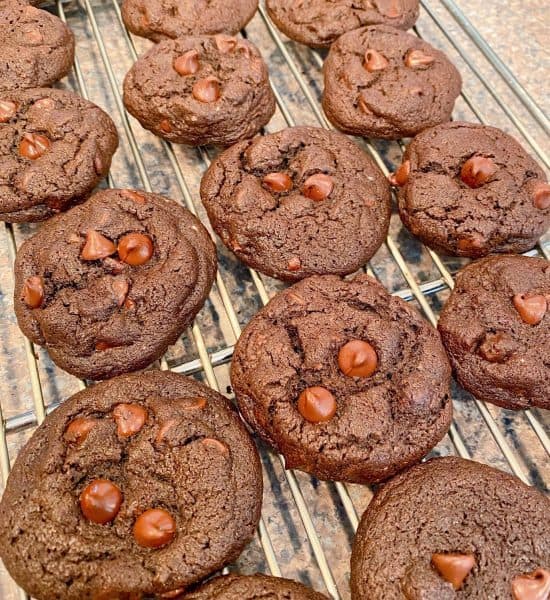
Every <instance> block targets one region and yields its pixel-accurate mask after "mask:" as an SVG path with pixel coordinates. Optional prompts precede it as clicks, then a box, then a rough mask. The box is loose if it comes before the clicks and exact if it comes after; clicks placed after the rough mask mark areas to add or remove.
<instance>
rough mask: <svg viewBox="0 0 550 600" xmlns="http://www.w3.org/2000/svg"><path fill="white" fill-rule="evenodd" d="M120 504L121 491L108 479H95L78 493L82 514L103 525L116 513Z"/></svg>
mask: <svg viewBox="0 0 550 600" xmlns="http://www.w3.org/2000/svg"><path fill="white" fill-rule="evenodd" d="M121 504H122V492H121V491H120V489H119V488H118V487H117V486H116V485H115V484H114V483H113V482H112V481H109V480H108V479H96V480H94V481H92V482H91V483H90V484H89V485H88V486H86V487H85V488H84V490H83V492H82V494H81V495H80V509H81V510H82V514H83V515H84V516H85V517H86V518H87V519H88V521H91V522H92V523H98V524H99V525H105V524H106V523H110V522H111V521H112V520H113V519H114V518H115V517H116V516H117V514H118V511H119V510H120V506H121Z"/></svg>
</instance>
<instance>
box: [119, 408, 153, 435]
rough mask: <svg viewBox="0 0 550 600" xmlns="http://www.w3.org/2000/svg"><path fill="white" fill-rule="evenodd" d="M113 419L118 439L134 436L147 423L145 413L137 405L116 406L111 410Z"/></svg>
mask: <svg viewBox="0 0 550 600" xmlns="http://www.w3.org/2000/svg"><path fill="white" fill-rule="evenodd" d="M113 419H114V420H115V423H116V430H117V433H118V435H119V436H120V437H124V438H125V437H130V436H132V435H135V434H136V433H138V432H139V431H141V428H142V427H143V426H144V425H145V421H147V411H146V410H145V409H144V408H143V406H140V405H139V404H124V403H123V404H117V405H116V406H115V408H114V409H113Z"/></svg>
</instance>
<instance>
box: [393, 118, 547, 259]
mask: <svg viewBox="0 0 550 600" xmlns="http://www.w3.org/2000/svg"><path fill="white" fill-rule="evenodd" d="M393 183H394V184H395V185H398V186H400V188H399V195H398V198H399V213H400V215H401V219H402V220H403V223H404V224H405V225H406V226H407V228H408V229H410V230H411V232H412V233H414V234H415V235H417V236H418V237H420V239H421V240H422V241H423V242H424V243H425V244H427V245H428V246H430V247H432V248H435V249H437V250H439V251H441V252H445V253H447V254H453V255H456V256H470V257H474V258H475V257H479V256H484V255H486V254H489V253H491V252H524V251H526V250H528V249H529V248H532V247H533V246H534V245H535V244H536V242H537V240H538V239H539V237H540V236H541V235H543V234H544V232H545V231H546V230H547V229H548V227H550V185H548V182H547V179H546V176H545V174H544V171H543V170H542V169H541V167H539V165H538V164H537V163H536V162H535V161H534V160H533V159H532V158H531V157H530V156H529V154H527V152H525V150H524V149H523V148H522V147H521V146H520V145H519V144H518V142H517V141H516V140H515V139H514V138H512V137H511V136H509V135H508V134H506V133H504V132H503V131H500V129H496V128H495V127H489V126H487V125H478V124H474V123H461V122H453V123H446V124H444V125H439V126H437V127H433V128H432V129H428V130H426V131H423V132H422V133H421V134H419V135H418V136H417V137H416V138H415V139H414V140H413V141H412V142H411V144H410V145H409V147H408V148H407V150H406V152H405V155H404V158H403V163H402V164H401V166H400V167H399V169H398V170H397V171H396V173H395V174H394V176H393Z"/></svg>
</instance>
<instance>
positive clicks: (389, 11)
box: [266, 0, 419, 48]
mask: <svg viewBox="0 0 550 600" xmlns="http://www.w3.org/2000/svg"><path fill="white" fill-rule="evenodd" d="M266 6H267V10H268V12H269V16H270V17H271V18H272V19H273V21H274V22H275V24H276V25H277V27H278V28H279V29H280V30H281V31H282V32H283V33H285V34H286V35H287V36H288V37H289V38H291V39H293V40H296V41H298V42H301V43H302V44H306V45H308V46H312V47H313V48H325V47H328V46H330V45H331V44H332V43H333V42H334V41H336V39H337V38H339V37H340V36H341V35H342V34H344V33H346V32H347V31H352V30H354V29H357V28H358V27H363V26H365V25H391V26H392V27H397V28H398V29H409V27H412V26H413V25H414V24H415V23H416V19H418V12H419V5H418V0H359V1H358V0H309V1H303V0H302V1H301V2H296V1H295V0H267V1H266Z"/></svg>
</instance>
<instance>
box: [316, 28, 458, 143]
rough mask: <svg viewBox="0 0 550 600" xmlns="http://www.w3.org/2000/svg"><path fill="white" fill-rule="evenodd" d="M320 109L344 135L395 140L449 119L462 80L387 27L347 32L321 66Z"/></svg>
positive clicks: (434, 54) (442, 59)
mask: <svg viewBox="0 0 550 600" xmlns="http://www.w3.org/2000/svg"><path fill="white" fill-rule="evenodd" d="M324 76H325V90H324V94H323V108H324V109H325V113H326V115H327V117H328V118H329V119H330V121H331V122H332V123H333V124H334V125H335V126H336V127H338V129H341V130H342V131H345V132H346V133H352V134H355V135H363V136H366V137H374V138H387V139H396V138H400V137H410V136H414V135H416V134H417V133H419V132H420V131H422V130H424V129H426V128H427V127H431V126H432V125H437V124H439V123H442V122H444V121H448V120H449V119H450V118H451V113H452V110H453V106H454V103H455V100H456V98H457V96H458V95H459V94H460V89H461V86H462V80H461V78H460V74H459V73H458V71H457V70H456V68H455V67H454V65H453V64H452V63H451V62H450V61H449V59H448V58H447V57H446V56H445V54H443V52H440V51H439V50H436V49H435V48H433V47H432V46H430V45H429V44H428V43H426V42H424V41H422V40H421V39H420V38H418V37H416V36H415V35H411V34H410V33H405V32H403V31H399V30H397V29H395V28H393V27H389V26H387V25H377V26H372V27H363V28H361V29H356V30H355V31H350V32H349V33H346V34H344V35H343V36H342V37H340V38H338V40H337V41H336V42H335V43H334V44H333V45H332V46H331V48H330V52H329V54H328V57H327V59H326V61H325V64H324Z"/></svg>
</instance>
